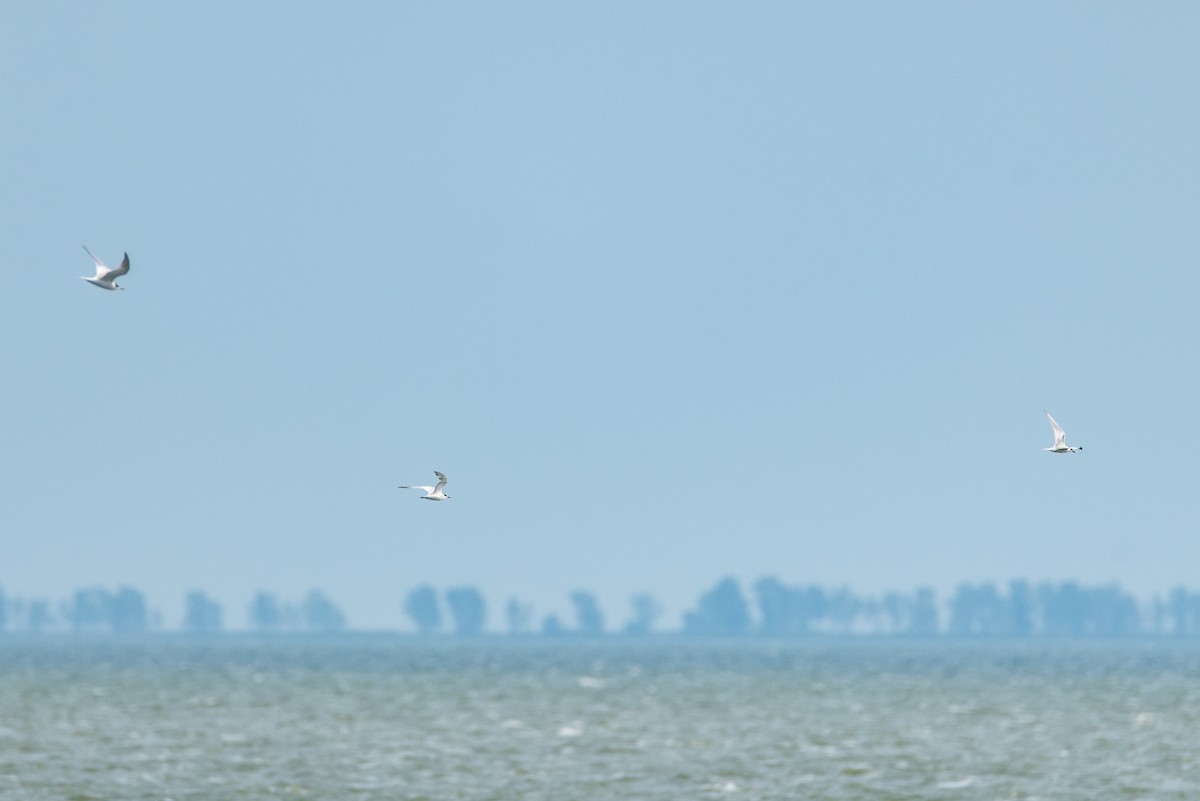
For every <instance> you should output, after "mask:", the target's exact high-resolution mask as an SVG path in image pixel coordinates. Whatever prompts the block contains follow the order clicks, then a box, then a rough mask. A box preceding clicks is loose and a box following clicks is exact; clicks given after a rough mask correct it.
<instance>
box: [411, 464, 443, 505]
mask: <svg viewBox="0 0 1200 801" xmlns="http://www.w3.org/2000/svg"><path fill="white" fill-rule="evenodd" d="M433 474H434V475H435V476H437V477H438V483H437V486H436V487H417V486H411V485H409V484H401V485H400V489H419V490H425V494H424V495H422V496H421V500H423V501H444V500H447V499H449V497H450V496H449V495H447V494H446V493H444V492H442V489H443V488H444V487H445V486H446V476H445V474H444V473H439V472H438V471H436V470H434V471H433Z"/></svg>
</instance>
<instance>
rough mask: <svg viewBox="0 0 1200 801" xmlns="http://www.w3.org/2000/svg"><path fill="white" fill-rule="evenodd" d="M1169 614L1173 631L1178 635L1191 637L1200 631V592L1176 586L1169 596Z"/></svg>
mask: <svg viewBox="0 0 1200 801" xmlns="http://www.w3.org/2000/svg"><path fill="white" fill-rule="evenodd" d="M1167 610H1168V616H1169V617H1170V619H1171V631H1172V632H1173V633H1174V634H1175V635H1176V636H1177V637H1190V636H1193V635H1195V634H1197V633H1200V594H1197V593H1191V592H1188V591H1187V590H1186V589H1184V588H1183V587H1176V588H1175V589H1173V590H1171V593H1170V595H1168V596H1167Z"/></svg>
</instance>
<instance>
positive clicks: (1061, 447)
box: [1042, 409, 1083, 453]
mask: <svg viewBox="0 0 1200 801" xmlns="http://www.w3.org/2000/svg"><path fill="white" fill-rule="evenodd" d="M1042 411H1043V412H1046V410H1045V409H1042ZM1046 417H1049V418H1050V425H1051V426H1052V427H1053V428H1054V447H1053V448H1042V450H1044V451H1050V452H1051V453H1074V452H1075V451H1081V450H1083V446H1082V445H1079V446H1075V445H1068V444H1067V432H1066V431H1063V430H1062V426H1060V425H1059V424H1058V422H1057V421H1056V420H1055V419H1054V418H1053V417H1050V412H1046Z"/></svg>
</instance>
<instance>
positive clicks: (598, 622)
mask: <svg viewBox="0 0 1200 801" xmlns="http://www.w3.org/2000/svg"><path fill="white" fill-rule="evenodd" d="M571 603H572V604H573V605H574V606H575V621H576V623H577V624H578V627H577V629H576V630H577V631H578V632H579V633H580V634H587V635H591V636H595V635H597V634H600V633H601V632H602V631H603V630H604V615H603V614H601V613H600V604H599V603H597V602H596V596H594V595H592V594H591V593H590V592H585V591H583V590H576V591H575V592H573V593H571Z"/></svg>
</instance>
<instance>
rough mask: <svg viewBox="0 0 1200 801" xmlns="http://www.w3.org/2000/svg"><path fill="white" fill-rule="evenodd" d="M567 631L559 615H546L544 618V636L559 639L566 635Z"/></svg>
mask: <svg viewBox="0 0 1200 801" xmlns="http://www.w3.org/2000/svg"><path fill="white" fill-rule="evenodd" d="M566 632H567V630H566V629H565V628H563V624H562V621H561V620H559V619H558V615H546V616H545V617H544V618H542V634H544V635H545V636H547V637H558V636H561V635H563V634H566Z"/></svg>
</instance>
